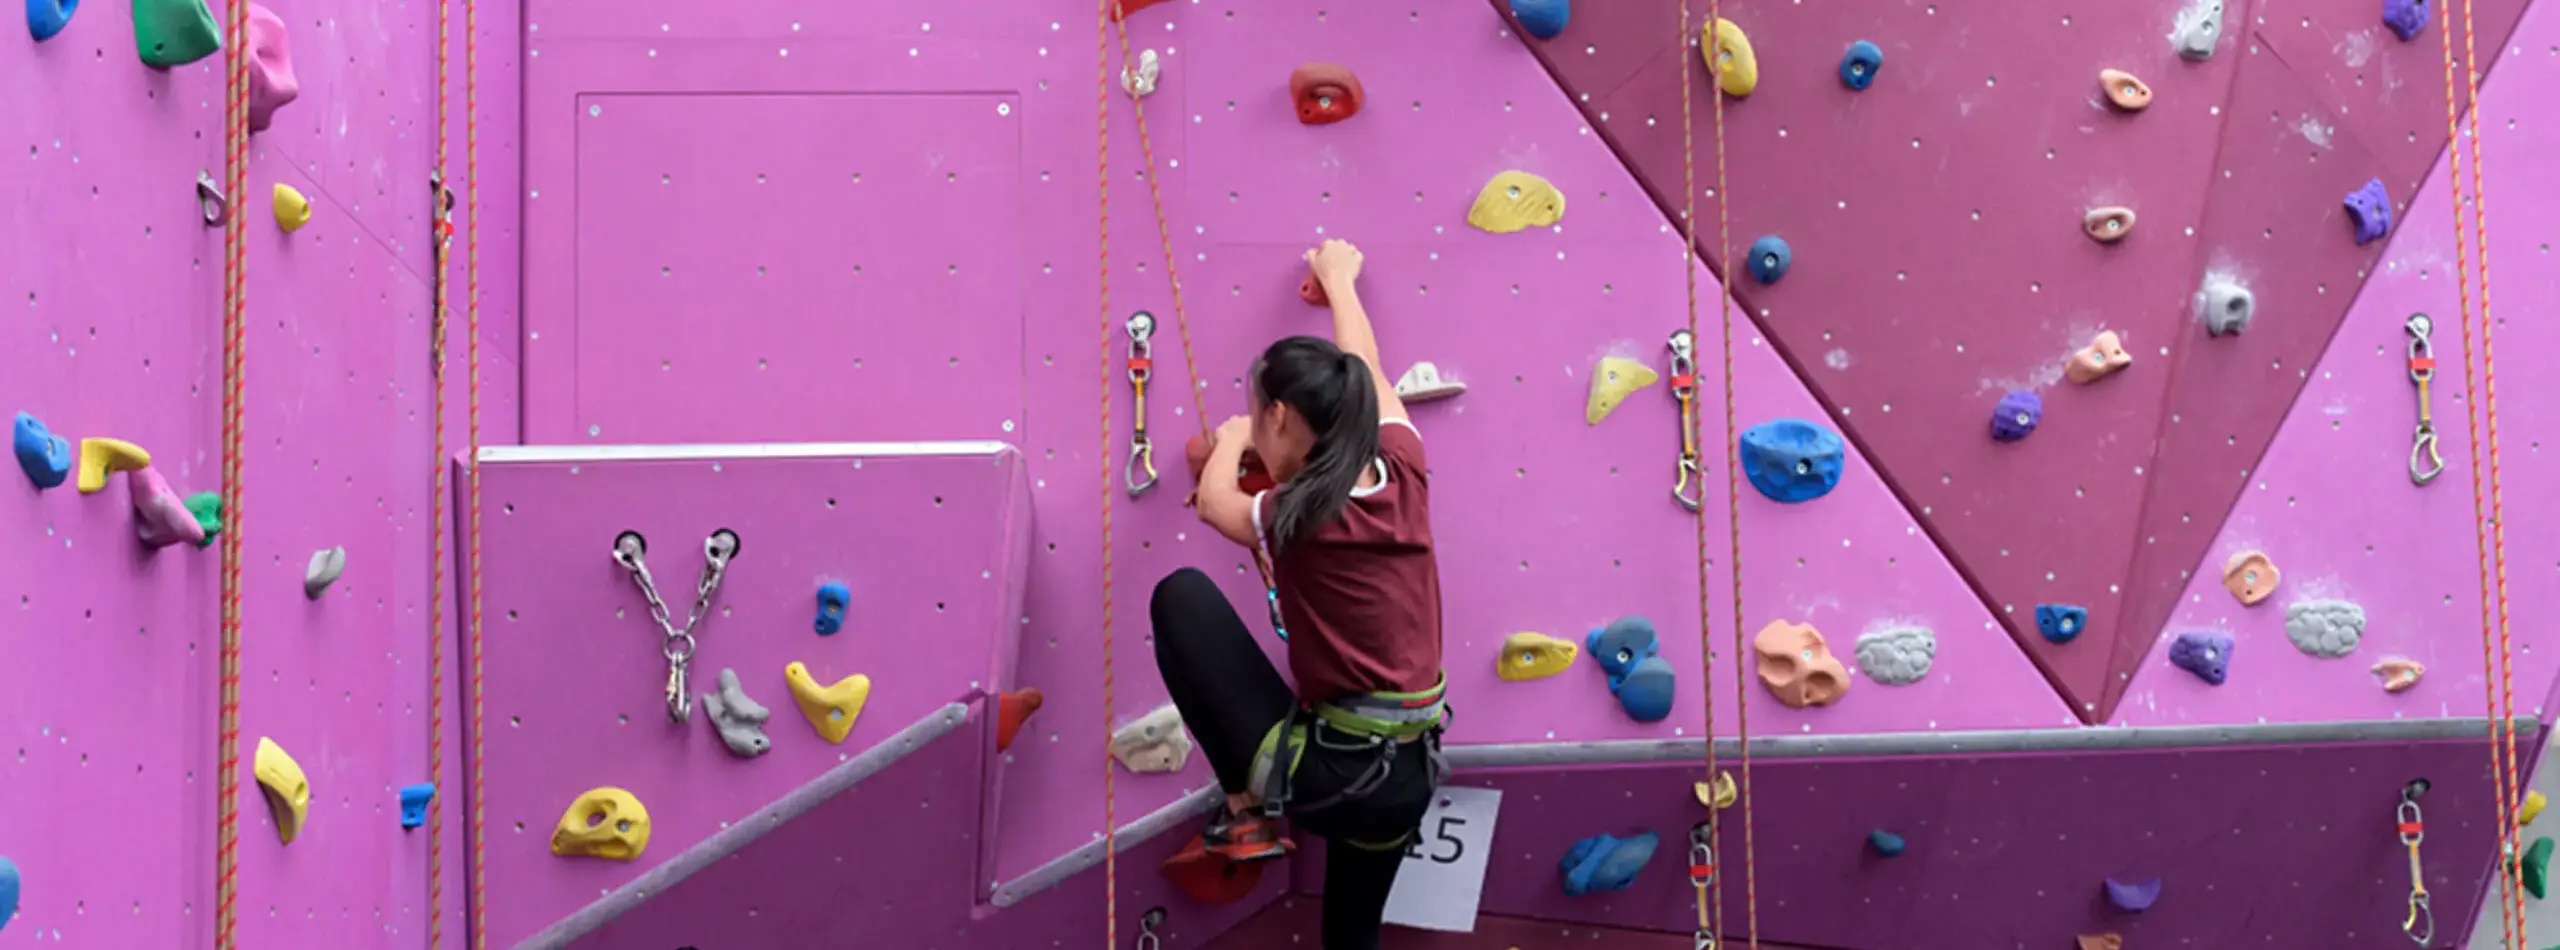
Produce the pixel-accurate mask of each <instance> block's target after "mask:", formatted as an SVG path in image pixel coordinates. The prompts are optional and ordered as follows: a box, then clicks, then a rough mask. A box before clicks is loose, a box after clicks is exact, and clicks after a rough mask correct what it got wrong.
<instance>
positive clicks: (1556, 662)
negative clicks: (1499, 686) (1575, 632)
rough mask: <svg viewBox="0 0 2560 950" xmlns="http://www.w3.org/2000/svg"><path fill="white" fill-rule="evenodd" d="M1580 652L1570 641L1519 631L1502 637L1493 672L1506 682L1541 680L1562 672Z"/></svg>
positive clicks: (1579, 648)
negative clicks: (1499, 653)
mask: <svg viewBox="0 0 2560 950" xmlns="http://www.w3.org/2000/svg"><path fill="white" fill-rule="evenodd" d="M1581 655H1582V648H1581V647H1579V646H1575V645H1574V643H1573V641H1571V640H1559V639H1556V638H1554V637H1550V636H1547V635H1546V634H1543V633H1534V632H1531V631H1526V630H1523V631H1521V632H1519V633H1515V634H1512V635H1510V636H1507V637H1504V638H1502V655H1501V656H1500V657H1497V658H1496V659H1495V661H1494V674H1495V675H1497V676H1500V677H1502V679H1503V681H1504V682H1510V683H1519V682H1525V681H1527V680H1534V679H1545V678H1547V677H1550V676H1554V675H1556V674H1558V673H1562V672H1564V671H1565V669H1566V668H1567V667H1570V666H1572V665H1573V661H1574V658H1575V657H1578V656H1581Z"/></svg>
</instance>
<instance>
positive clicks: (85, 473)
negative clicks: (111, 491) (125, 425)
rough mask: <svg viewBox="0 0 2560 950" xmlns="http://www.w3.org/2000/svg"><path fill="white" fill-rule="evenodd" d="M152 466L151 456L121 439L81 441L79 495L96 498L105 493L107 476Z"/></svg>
mask: <svg viewBox="0 0 2560 950" xmlns="http://www.w3.org/2000/svg"><path fill="white" fill-rule="evenodd" d="M150 465H151V453H149V452H145V451H143V450H142V447H141V446H139V445H135V444H133V443H131V442H127V441H125V440H123V439H82V440H80V493H81V494H83V495H95V494H97V493H99V492H102V491H105V490H107V476H109V475H113V474H115V473H117V472H139V471H141V470H143V469H145V468H148V467H150Z"/></svg>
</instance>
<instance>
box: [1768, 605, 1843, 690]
mask: <svg viewBox="0 0 2560 950" xmlns="http://www.w3.org/2000/svg"><path fill="white" fill-rule="evenodd" d="M1751 652H1753V653H1755V654H1758V655H1759V672H1760V685H1762V686H1765V687H1768V689H1769V695H1772V696H1775V697H1777V698H1778V701H1779V702H1781V703H1784V704H1786V705H1787V706H1788V707H1789V708H1793V709H1803V708H1805V707H1808V706H1828V705H1831V704H1832V703H1836V702H1839V701H1840V697H1842V696H1844V695H1847V694H1848V692H1849V670H1848V668H1846V667H1844V666H1841V665H1840V658H1839V657H1835V656H1832V655H1831V644H1830V643H1829V642H1828V641H1826V640H1824V639H1823V638H1822V631H1819V630H1816V629H1814V628H1813V625H1812V624H1804V623H1791V622H1789V621H1785V620H1772V621H1770V622H1769V625H1768V626H1765V627H1762V628H1760V632H1759V633H1757V634H1755V635H1753V636H1752V638H1751Z"/></svg>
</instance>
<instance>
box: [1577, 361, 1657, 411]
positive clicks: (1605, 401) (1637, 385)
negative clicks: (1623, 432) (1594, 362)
mask: <svg viewBox="0 0 2560 950" xmlns="http://www.w3.org/2000/svg"><path fill="white" fill-rule="evenodd" d="M1661 381H1662V375H1661V374H1659V373H1656V372H1654V371H1653V367H1650V366H1646V365H1644V364H1643V363H1638V362H1636V361H1634V360H1631V359H1628V358H1626V357H1623V356H1609V357H1602V358H1601V360H1600V368H1599V369H1598V370H1595V371H1593V372H1592V374H1591V400H1590V401H1589V402H1586V403H1583V405H1582V419H1583V421H1585V422H1588V423H1591V424H1592V425H1595V426H1596V425H1599V424H1600V420H1602V419H1606V418H1609V413H1610V412H1611V411H1613V410H1615V409H1617V408H1618V403H1619V402H1621V401H1624V400H1625V399H1626V398H1627V394H1628V393H1632V392H1635V391H1636V390H1639V389H1643V388H1645V387H1647V386H1651V385H1653V384H1655V383H1658V382H1661Z"/></svg>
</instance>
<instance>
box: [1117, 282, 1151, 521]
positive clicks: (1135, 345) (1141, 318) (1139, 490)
mask: <svg viewBox="0 0 2560 950" xmlns="http://www.w3.org/2000/svg"><path fill="white" fill-rule="evenodd" d="M1155 335H1156V315H1155V314H1152V313H1148V312H1146V311H1144V310H1140V311H1138V312H1136V313H1133V314H1130V315H1129V387H1130V388H1131V389H1133V390H1136V391H1137V394H1138V399H1137V414H1136V416H1135V417H1133V419H1132V421H1131V422H1130V425H1129V467H1128V468H1126V469H1123V470H1121V473H1120V474H1121V477H1122V478H1123V479H1125V480H1127V482H1128V485H1129V497H1131V498H1136V497H1138V496H1140V495H1143V494H1146V493H1147V489H1150V488H1154V487H1156V448H1155V443H1154V442H1152V441H1149V440H1148V438H1147V380H1149V379H1152V378H1154V376H1155V373H1156V356H1155V345H1154V344H1152V343H1149V342H1147V340H1148V338H1149V337H1153V336H1155ZM1142 470H1143V471H1145V472H1146V473H1147V477H1145V478H1143V479H1141V478H1139V477H1138V473H1139V472H1140V471H1142Z"/></svg>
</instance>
